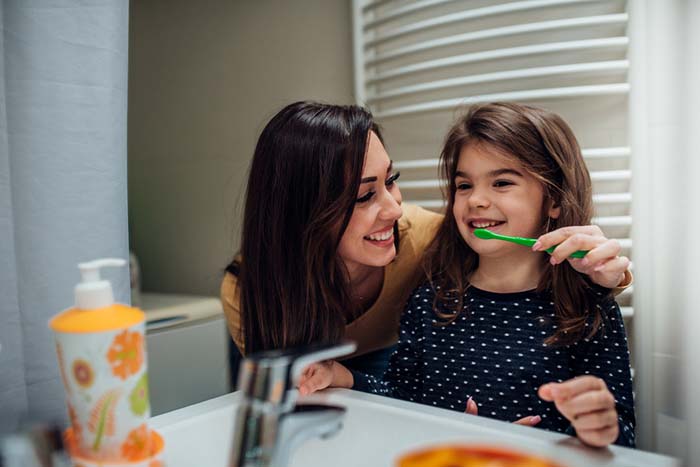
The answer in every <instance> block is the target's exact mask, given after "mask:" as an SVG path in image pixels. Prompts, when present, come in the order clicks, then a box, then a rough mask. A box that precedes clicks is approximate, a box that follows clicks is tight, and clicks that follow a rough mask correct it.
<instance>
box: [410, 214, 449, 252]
mask: <svg viewBox="0 0 700 467" xmlns="http://www.w3.org/2000/svg"><path fill="white" fill-rule="evenodd" d="M401 207H402V208H403V216H401V219H399V233H400V235H401V236H402V241H410V242H411V243H413V244H414V245H416V246H417V247H418V248H419V249H423V248H425V247H426V246H427V245H428V243H430V241H431V240H432V239H433V237H435V233H436V232H437V229H438V227H439V226H440V223H441V222H442V220H443V219H444V216H443V215H442V214H439V213H437V212H433V211H428V210H427V209H424V208H422V207H420V206H416V205H415V204H408V203H404V204H403V205H402V206H401ZM421 247H422V248H421Z"/></svg>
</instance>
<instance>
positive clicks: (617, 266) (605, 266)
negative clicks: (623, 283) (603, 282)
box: [593, 256, 630, 285]
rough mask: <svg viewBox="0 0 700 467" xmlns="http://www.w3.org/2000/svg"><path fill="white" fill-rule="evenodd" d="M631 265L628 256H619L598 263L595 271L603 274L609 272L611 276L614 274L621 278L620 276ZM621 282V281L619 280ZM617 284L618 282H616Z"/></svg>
mask: <svg viewBox="0 0 700 467" xmlns="http://www.w3.org/2000/svg"><path fill="white" fill-rule="evenodd" d="M629 267H630V260H629V258H628V257H626V256H618V257H616V258H612V259H610V260H608V261H604V262H602V263H600V264H598V265H596V266H595V267H594V268H593V271H594V272H599V273H602V274H609V275H611V276H614V277H616V278H618V279H621V277H620V276H622V275H623V274H624V273H625V271H627V269H629ZM618 283H619V281H618ZM615 285H617V284H615Z"/></svg>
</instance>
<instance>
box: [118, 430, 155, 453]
mask: <svg viewBox="0 0 700 467" xmlns="http://www.w3.org/2000/svg"><path fill="white" fill-rule="evenodd" d="M150 440H151V434H150V432H149V431H148V427H147V426H146V424H145V423H144V424H143V425H141V426H139V427H138V428H136V429H134V430H132V431H131V432H130V433H129V436H127V438H126V441H124V444H122V447H121V455H122V457H123V458H124V459H126V460H129V461H138V460H142V459H145V458H147V457H148V456H149V455H150V453H151V449H150V443H149V441H150Z"/></svg>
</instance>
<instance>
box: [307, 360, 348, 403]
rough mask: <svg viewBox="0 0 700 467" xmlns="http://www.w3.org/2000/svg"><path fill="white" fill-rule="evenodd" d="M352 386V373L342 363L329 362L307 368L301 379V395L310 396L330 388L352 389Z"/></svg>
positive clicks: (314, 364)
mask: <svg viewBox="0 0 700 467" xmlns="http://www.w3.org/2000/svg"><path fill="white" fill-rule="evenodd" d="M352 385H353V377H352V373H350V371H349V370H348V369H347V368H345V367H344V366H343V365H341V364H340V363H338V362H336V361H333V360H328V361H325V362H319V363H313V364H311V365H309V366H308V367H306V369H305V370H304V371H303V372H302V374H301V378H300V379H299V394H300V395H302V396H308V395H309V394H313V393H314V392H316V391H320V390H322V389H326V388H328V387H331V388H351V387H352Z"/></svg>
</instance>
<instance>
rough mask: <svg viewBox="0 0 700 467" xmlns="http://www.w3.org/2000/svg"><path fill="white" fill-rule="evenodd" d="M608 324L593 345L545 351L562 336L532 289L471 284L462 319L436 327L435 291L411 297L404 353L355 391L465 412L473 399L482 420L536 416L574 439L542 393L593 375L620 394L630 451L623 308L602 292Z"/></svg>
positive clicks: (358, 382)
mask: <svg viewBox="0 0 700 467" xmlns="http://www.w3.org/2000/svg"><path fill="white" fill-rule="evenodd" d="M597 293H598V294H599V295H600V297H601V299H600V304H599V306H600V307H601V309H602V310H603V316H604V318H605V324H604V326H603V328H602V329H601V330H599V331H598V333H597V334H596V335H594V336H593V337H592V338H590V339H583V340H581V341H579V342H577V343H576V344H573V345H570V346H567V347H548V346H546V345H545V344H544V342H543V341H544V339H546V338H547V337H549V336H551V335H552V334H553V332H554V330H555V329H556V325H555V324H554V303H553V302H552V301H551V297H550V296H549V295H548V294H538V293H537V292H535V291H527V292H519V293H510V294H499V293H492V292H486V291H483V290H479V289H477V288H475V287H471V288H470V289H469V290H468V292H467V294H466V296H465V306H466V307H467V309H468V310H469V313H466V312H463V313H461V314H460V316H459V317H458V318H457V319H456V320H454V321H453V322H452V323H451V324H448V325H438V324H437V321H436V318H437V317H436V315H435V313H434V311H433V310H432V303H433V298H434V293H433V291H432V289H431V287H430V286H429V285H422V286H420V287H418V288H417V289H416V290H414V292H413V294H412V296H411V298H410V299H409V302H408V305H407V307H406V310H405V311H404V313H403V315H402V317H401V331H400V336H399V342H398V346H397V348H396V351H395V352H394V354H393V355H392V357H391V360H390V362H389V367H388V369H387V371H386V373H385V374H384V377H383V380H379V379H376V378H374V377H372V376H368V375H364V374H362V373H358V372H355V371H353V376H354V380H355V383H354V386H353V389H357V390H360V391H365V392H371V393H375V394H381V395H385V396H389V397H394V398H399V399H404V400H407V401H411V402H418V403H421V404H428V405H434V406H437V407H442V408H446V409H452V410H456V411H460V412H463V411H464V409H465V407H466V404H467V399H468V397H470V396H471V397H473V398H474V401H475V402H476V403H477V404H478V407H479V415H481V416H487V417H492V418H496V419H499V420H505V421H509V422H512V421H515V420H518V419H520V418H522V417H526V416H530V415H540V416H541V417H542V421H541V422H540V423H539V424H538V425H537V427H539V428H544V429H548V430H554V431H559V432H566V433H568V434H574V432H573V430H572V428H571V426H570V423H569V422H568V420H566V418H564V417H563V416H562V415H561V414H560V413H559V412H558V410H557V409H556V407H555V406H554V404H553V403H551V402H545V401H543V400H542V399H540V398H539V397H538V396H537V389H538V388H539V387H540V386H541V385H543V384H545V383H548V382H554V381H556V382H561V381H566V380H568V379H571V378H573V377H575V376H579V375H585V374H590V375H594V376H597V377H599V378H602V379H603V380H604V381H605V383H606V384H607V386H608V388H609V389H610V391H611V392H612V393H613V395H614V396H615V400H616V405H617V407H616V408H617V412H618V415H619V424H620V436H619V437H618V439H617V441H616V443H615V444H619V445H623V446H630V447H634V425H635V416H634V402H633V395H632V379H631V375H630V365H629V351H628V349H627V338H626V335H625V328H624V323H623V321H622V316H621V315H620V308H619V306H618V305H617V303H616V302H615V301H614V300H613V299H612V298H609V297H607V296H605V295H603V294H602V293H600V292H597Z"/></svg>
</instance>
